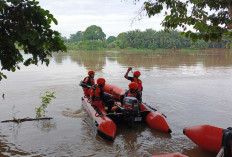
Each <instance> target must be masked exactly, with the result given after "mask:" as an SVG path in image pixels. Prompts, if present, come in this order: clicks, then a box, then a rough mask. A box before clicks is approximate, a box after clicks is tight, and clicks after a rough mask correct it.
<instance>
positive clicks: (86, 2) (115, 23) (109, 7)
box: [39, 0, 163, 37]
mask: <svg viewBox="0 0 232 157" xmlns="http://www.w3.org/2000/svg"><path fill="white" fill-rule="evenodd" d="M39 2H40V6H41V7H42V8H44V9H47V10H50V12H51V13H52V14H53V15H54V16H55V18H56V19H57V20H58V25H54V24H53V25H52V28H53V29H55V30H57V31H59V32H60V33H61V34H62V36H66V37H69V36H70V34H75V33H76V32H77V31H85V29H86V28H87V27H89V26H91V25H97V26H100V27H101V28H102V29H103V32H104V33H105V34H106V36H107V37H108V36H111V35H113V36H117V35H118V34H119V33H121V32H126V31H129V30H134V29H140V30H145V29H147V28H153V29H155V30H160V29H161V26H160V23H161V19H162V18H163V17H158V16H157V17H152V18H150V19H149V18H148V17H146V16H144V17H143V19H142V20H141V21H135V22H133V23H132V21H133V18H135V17H136V16H137V14H138V12H139V11H140V9H141V6H142V4H143V2H142V1H140V2H138V3H137V4H136V5H135V4H134V3H133V1H126V0H125V1H124V0H122V1H120V0H66V1H63V0H56V1H47V0H39Z"/></svg>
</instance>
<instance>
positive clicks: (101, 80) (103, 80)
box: [97, 78, 106, 84]
mask: <svg viewBox="0 0 232 157" xmlns="http://www.w3.org/2000/svg"><path fill="white" fill-rule="evenodd" d="M105 83H106V80H105V79H104V78H99V79H97V84H105Z"/></svg>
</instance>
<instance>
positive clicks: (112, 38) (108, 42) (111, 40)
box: [106, 36, 117, 44]
mask: <svg viewBox="0 0 232 157" xmlns="http://www.w3.org/2000/svg"><path fill="white" fill-rule="evenodd" d="M116 39H117V38H116V37H115V36H109V37H108V38H107V40H106V42H107V44H110V43H112V42H113V41H115V40H116Z"/></svg>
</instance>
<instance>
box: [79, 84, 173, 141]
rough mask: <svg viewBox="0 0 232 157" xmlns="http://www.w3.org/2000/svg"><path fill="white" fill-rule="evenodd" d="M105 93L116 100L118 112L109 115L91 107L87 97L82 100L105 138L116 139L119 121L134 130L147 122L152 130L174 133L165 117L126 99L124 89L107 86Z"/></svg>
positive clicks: (141, 104) (135, 100)
mask: <svg viewBox="0 0 232 157" xmlns="http://www.w3.org/2000/svg"><path fill="white" fill-rule="evenodd" d="M80 84H81V83H80ZM104 92H105V94H107V95H109V96H110V97H111V98H113V99H114V106H115V107H116V108H117V110H116V111H114V112H113V113H112V112H109V113H107V112H106V111H105V110H104V109H103V108H101V107H97V106H93V105H91V103H90V101H89V99H88V98H86V97H83V98H82V106H83V108H84V109H85V110H86V112H87V113H88V118H89V120H90V123H91V125H92V126H93V128H94V130H95V131H96V132H97V133H98V134H99V135H100V136H102V137H103V138H106V139H109V140H114V139H115V136H116V131H117V126H116V124H115V123H117V122H118V121H119V120H120V121H123V122H127V123H128V124H129V126H130V127H132V128H133V127H134V125H135V123H138V122H144V121H146V122H147V124H148V125H149V126H150V127H151V128H152V129H156V130H159V131H162V132H167V133H171V132H172V131H171V129H170V127H169V125H168V123H167V121H166V119H165V117H164V115H162V114H160V113H159V112H158V111H157V110H156V109H154V108H152V107H151V106H149V105H147V104H146V103H139V102H138V101H137V99H136V98H134V97H126V98H124V94H125V91H124V90H123V89H121V88H119V87H116V86H113V85H110V84H105V86H104ZM122 102H123V103H122ZM122 104H127V106H130V107H131V108H130V109H128V108H125V107H124V105H122Z"/></svg>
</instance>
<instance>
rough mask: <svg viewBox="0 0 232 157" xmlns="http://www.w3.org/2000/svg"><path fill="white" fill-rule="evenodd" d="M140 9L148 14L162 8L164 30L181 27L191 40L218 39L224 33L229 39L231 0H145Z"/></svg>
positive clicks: (231, 16) (159, 11) (231, 17)
mask: <svg viewBox="0 0 232 157" xmlns="http://www.w3.org/2000/svg"><path fill="white" fill-rule="evenodd" d="M135 1H139V0H135ZM143 9H144V10H145V11H146V12H147V15H148V16H149V17H151V16H154V15H156V14H160V13H163V12H162V11H165V18H164V20H163V22H162V25H163V27H164V28H165V30H170V29H176V28H177V27H179V28H182V29H183V33H184V34H185V36H186V37H187V38H189V37H191V38H192V40H193V41H197V40H199V39H203V40H205V41H218V42H220V41H221V40H222V37H223V36H227V37H229V38H231V39H232V31H231V29H232V2H231V0H207V1H202V0H190V1H189V0H187V1H179V0H147V1H145V2H144V6H143ZM187 26H192V27H193V28H194V29H195V30H196V32H192V31H190V30H188V28H187Z"/></svg>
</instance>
